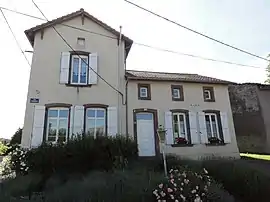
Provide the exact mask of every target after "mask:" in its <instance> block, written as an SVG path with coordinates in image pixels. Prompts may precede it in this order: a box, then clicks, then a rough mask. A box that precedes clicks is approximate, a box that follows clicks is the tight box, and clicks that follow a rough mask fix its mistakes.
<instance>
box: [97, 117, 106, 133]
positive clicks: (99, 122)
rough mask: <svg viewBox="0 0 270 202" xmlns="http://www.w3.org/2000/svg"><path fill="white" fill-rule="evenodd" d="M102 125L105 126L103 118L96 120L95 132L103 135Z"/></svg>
mask: <svg viewBox="0 0 270 202" xmlns="http://www.w3.org/2000/svg"><path fill="white" fill-rule="evenodd" d="M104 127H105V121H104V120H96V134H98V135H103V132H104Z"/></svg>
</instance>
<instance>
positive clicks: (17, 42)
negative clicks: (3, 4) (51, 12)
mask: <svg viewBox="0 0 270 202" xmlns="http://www.w3.org/2000/svg"><path fill="white" fill-rule="evenodd" d="M0 11H1V13H2V15H3V17H4V20H5V22H6V24H7V26H8V28H9V30H10V32H11V34H12V36H13V38H14V40H15V41H16V44H17V46H18V48H19V49H20V51H21V53H22V54H23V56H24V58H25V60H26V61H27V63H28V65H29V66H30V68H31V64H30V62H29V61H28V59H27V57H26V55H25V53H24V51H23V50H22V47H21V46H20V44H19V41H18V40H17V38H16V36H15V34H14V32H13V31H12V28H11V26H10V24H9V23H8V20H7V18H6V16H5V14H4V12H3V10H2V9H1V8H0Z"/></svg>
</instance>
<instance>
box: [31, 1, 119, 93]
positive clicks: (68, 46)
mask: <svg viewBox="0 0 270 202" xmlns="http://www.w3.org/2000/svg"><path fill="white" fill-rule="evenodd" d="M32 2H33V4H34V5H35V7H36V8H37V9H38V10H39V12H40V13H41V14H42V15H43V17H44V18H45V19H46V20H47V21H48V22H49V20H48V18H47V17H46V16H45V15H44V13H43V12H42V10H41V9H40V8H39V7H38V5H37V4H36V3H35V2H34V0H32ZM52 28H53V29H54V31H55V32H56V33H57V34H58V36H59V37H60V38H61V39H62V40H63V41H64V42H65V44H66V45H67V46H68V47H69V48H70V49H71V50H72V51H73V52H74V53H75V54H76V55H77V56H78V57H79V58H80V59H81V61H83V62H84V63H85V64H86V65H87V66H88V68H90V69H91V70H92V71H93V72H94V73H95V74H96V75H97V76H98V77H99V78H100V79H101V80H103V81H104V82H105V83H106V84H107V85H108V86H110V87H111V88H112V89H113V90H115V91H116V92H118V93H119V94H120V95H121V96H122V98H123V96H124V95H123V93H121V92H120V91H119V90H118V89H117V88H115V87H114V86H113V85H111V84H110V83H109V82H108V81H107V80H106V79H104V78H103V77H102V76H100V75H99V74H98V73H97V72H96V71H95V70H94V69H93V68H92V67H91V66H90V65H89V64H88V63H87V62H86V61H85V60H83V59H82V58H81V56H80V55H79V54H78V53H77V52H76V51H75V49H74V48H73V47H72V46H71V45H70V44H69V43H68V42H67V41H66V39H65V38H64V37H63V36H62V35H61V34H60V33H59V32H58V31H57V29H56V28H55V27H54V26H52Z"/></svg>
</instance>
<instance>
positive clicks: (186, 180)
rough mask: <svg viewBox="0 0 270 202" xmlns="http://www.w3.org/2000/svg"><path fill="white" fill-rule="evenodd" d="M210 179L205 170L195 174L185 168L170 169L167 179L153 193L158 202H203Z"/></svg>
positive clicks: (205, 199)
mask: <svg viewBox="0 0 270 202" xmlns="http://www.w3.org/2000/svg"><path fill="white" fill-rule="evenodd" d="M210 184H211V179H210V177H209V176H208V171H207V170H206V169H204V170H203V172H201V173H196V172H193V171H190V170H187V169H186V168H180V169H179V170H178V169H171V170H170V172H169V179H168V181H166V182H165V183H161V184H159V185H158V187H157V188H156V189H155V190H154V191H153V196H154V198H155V200H156V201H158V202H163V201H166V202H170V201H171V202H184V201H186V202H204V201H207V193H208V187H209V186H210Z"/></svg>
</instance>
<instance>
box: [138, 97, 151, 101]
mask: <svg viewBox="0 0 270 202" xmlns="http://www.w3.org/2000/svg"><path fill="white" fill-rule="evenodd" d="M139 100H151V98H144V97H139Z"/></svg>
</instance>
